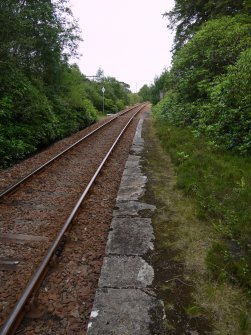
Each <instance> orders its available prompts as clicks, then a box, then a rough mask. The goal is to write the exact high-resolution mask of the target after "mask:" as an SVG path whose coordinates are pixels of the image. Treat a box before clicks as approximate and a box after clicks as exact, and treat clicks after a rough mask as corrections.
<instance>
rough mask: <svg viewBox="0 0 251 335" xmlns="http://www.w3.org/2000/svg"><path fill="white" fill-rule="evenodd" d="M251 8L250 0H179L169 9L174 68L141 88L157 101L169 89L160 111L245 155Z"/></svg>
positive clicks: (249, 142)
mask: <svg viewBox="0 0 251 335" xmlns="http://www.w3.org/2000/svg"><path fill="white" fill-rule="evenodd" d="M215 4H216V5H215ZM249 10H250V11H251V6H250V5H248V2H245V1H230V0H228V1H217V2H215V1H211V0H208V1H196V2H191V1H186V0H178V1H176V2H175V7H174V10H172V11H171V12H169V13H166V14H165V15H166V16H167V17H168V18H169V19H170V21H169V25H171V24H175V25H176V38H175V45H174V56H173V62H172V67H171V69H170V71H168V70H166V71H164V72H163V73H162V75H161V76H160V77H158V78H156V79H155V81H154V84H153V85H152V86H151V87H146V86H145V87H143V88H142V89H141V90H140V94H141V96H142V97H144V98H145V99H150V100H151V101H152V102H153V103H154V104H156V103H157V102H158V101H159V100H160V97H159V93H160V92H161V91H163V92H164V93H165V98H164V99H163V100H162V101H161V103H160V104H159V105H158V107H156V112H157V113H158V114H159V116H161V117H163V118H165V119H168V120H169V121H170V122H171V123H172V124H175V125H189V126H192V127H193V129H194V130H196V131H197V132H198V133H203V134H206V136H207V137H208V138H209V140H210V141H211V143H212V144H214V145H216V146H221V147H224V148H226V149H231V150H234V151H236V152H238V153H239V154H243V155H246V154H248V153H250V152H251V66H250V64H251V16H250V15H248V13H249Z"/></svg>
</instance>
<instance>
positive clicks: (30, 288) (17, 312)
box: [0, 104, 146, 335]
mask: <svg viewBox="0 0 251 335" xmlns="http://www.w3.org/2000/svg"><path fill="white" fill-rule="evenodd" d="M145 106H146V104H144V105H143V106H142V105H141V106H138V107H136V108H137V110H136V112H135V113H134V114H133V115H132V117H131V118H130V119H129V121H128V122H127V123H126V125H125V126H124V128H123V129H122V130H121V132H120V133H119V135H118V137H117V138H116V140H115V141H114V143H113V145H112V146H111V148H110V149H109V151H108V152H107V154H106V156H105V157H104V159H103V160H102V162H101V164H100V165H99V167H98V168H97V170H96V172H95V173H94V175H93V176H92V178H91V180H90V181H89V183H88V185H87V187H86V188H85V190H84V192H83V193H82V195H81V196H80V198H79V200H78V201H77V203H76V205H75V207H74V208H73V210H72V212H71V214H70V215H69V217H68V219H67V220H66V221H65V223H64V225H63V227H62V228H61V230H60V232H59V233H58V235H57V237H56V238H55V240H54V242H53V243H52V245H51V246H50V248H49V249H48V251H47V254H46V255H45V256H44V258H43V260H42V262H41V264H40V266H39V268H38V269H37V270H36V272H35V273H34V274H33V276H32V278H31V280H30V282H29V283H28V285H27V286H26V288H25V290H24V291H23V293H22V296H21V298H20V299H19V301H18V302H17V303H16V305H15V307H14V308H13V310H12V312H11V313H10V315H9V317H8V319H7V321H6V322H5V324H4V325H3V327H2V329H1V332H0V335H9V334H13V331H16V329H17V327H18V325H19V324H20V323H21V320H22V317H21V315H22V313H24V310H25V306H26V304H27V302H28V301H29V299H31V297H32V296H34V295H35V294H36V292H37V290H38V289H39V287H38V283H40V284H41V277H42V278H44V277H43V276H44V273H45V272H46V268H48V266H49V263H50V261H51V259H52V257H53V255H54V254H55V252H56V251H57V249H58V247H59V245H60V242H61V241H62V239H63V237H64V234H65V233H66V231H67V230H68V229H69V227H70V224H71V223H72V221H73V219H74V217H75V215H76V213H77V212H78V210H79V208H80V206H81V204H82V202H83V201H84V199H85V197H86V196H87V194H88V192H89V190H90V188H91V187H92V185H93V184H94V182H95V180H96V178H97V176H98V175H99V173H100V171H101V169H102V168H103V166H104V164H105V163H106V161H107V160H108V158H109V156H110V154H111V153H112V151H113V149H114V147H115V146H116V144H117V143H118V141H119V140H120V138H121V136H122V135H123V133H124V132H125V130H126V129H127V127H128V126H129V124H130V123H131V121H132V120H133V119H134V117H135V116H136V115H137V114H138V113H139V112H140V111H141V110H142V109H144V107H145ZM134 108H135V107H134Z"/></svg>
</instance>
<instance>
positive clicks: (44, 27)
mask: <svg viewBox="0 0 251 335" xmlns="http://www.w3.org/2000/svg"><path fill="white" fill-rule="evenodd" d="M0 25H1V29H0V166H6V165H8V164H10V163H12V162H14V161H16V160H19V159H21V158H23V157H25V156H27V155H29V154H30V153H32V152H34V151H36V150H37V149H38V148H40V147H42V146H44V145H47V144H49V143H51V142H52V141H54V140H55V139H58V138H62V137H64V136H67V135H69V134H71V133H73V132H75V131H77V130H79V129H81V128H83V127H85V126H87V125H88V124H90V123H92V122H94V121H95V120H96V118H97V111H102V92H101V87H102V85H103V86H105V88H106V94H105V97H106V98H105V106H106V112H110V113H114V112H117V111H118V110H120V109H122V108H123V107H124V106H125V105H126V104H128V103H129V99H130V94H129V93H130V92H129V87H128V85H126V84H125V83H120V82H118V81H117V80H116V79H115V78H106V77H104V76H102V77H100V78H98V80H97V81H95V82H94V81H90V80H88V79H87V78H85V77H84V76H83V75H82V74H81V72H80V70H79V69H78V67H77V66H76V65H69V59H70V57H72V56H74V57H75V56H77V46H78V42H79V41H80V40H81V38H80V32H79V28H78V25H77V22H76V21H75V20H74V18H73V16H72V13H71V10H70V8H69V4H68V0H54V1H50V0H30V1H26V0H18V1H13V0H0ZM101 72H102V71H101Z"/></svg>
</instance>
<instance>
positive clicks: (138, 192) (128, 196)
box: [117, 185, 145, 201]
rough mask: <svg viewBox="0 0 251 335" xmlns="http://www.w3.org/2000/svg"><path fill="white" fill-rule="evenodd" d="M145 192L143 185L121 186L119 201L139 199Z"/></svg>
mask: <svg viewBox="0 0 251 335" xmlns="http://www.w3.org/2000/svg"><path fill="white" fill-rule="evenodd" d="M144 193H145V190H144V188H143V186H138V185H132V186H128V187H120V189H119V192H118V195H117V201H132V200H139V199H140V198H141V197H142V196H143V195H144Z"/></svg>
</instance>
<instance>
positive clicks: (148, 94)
mask: <svg viewBox="0 0 251 335" xmlns="http://www.w3.org/2000/svg"><path fill="white" fill-rule="evenodd" d="M170 87H171V75H170V72H169V71H168V70H164V71H163V72H162V74H161V75H160V76H159V77H155V79H154V83H153V84H152V85H151V86H147V85H144V86H143V87H141V89H140V91H139V96H140V97H141V98H142V100H143V101H151V102H152V103H153V104H156V103H158V102H159V101H160V99H161V96H162V95H164V94H165V93H166V92H167V91H168V90H169V89H170Z"/></svg>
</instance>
